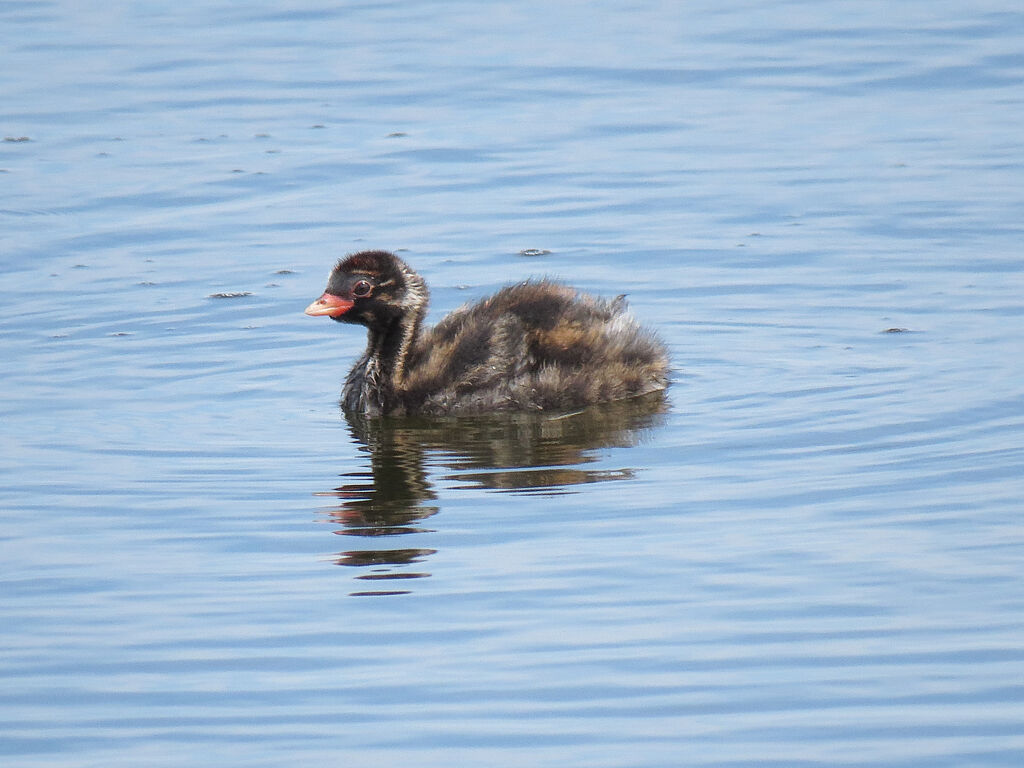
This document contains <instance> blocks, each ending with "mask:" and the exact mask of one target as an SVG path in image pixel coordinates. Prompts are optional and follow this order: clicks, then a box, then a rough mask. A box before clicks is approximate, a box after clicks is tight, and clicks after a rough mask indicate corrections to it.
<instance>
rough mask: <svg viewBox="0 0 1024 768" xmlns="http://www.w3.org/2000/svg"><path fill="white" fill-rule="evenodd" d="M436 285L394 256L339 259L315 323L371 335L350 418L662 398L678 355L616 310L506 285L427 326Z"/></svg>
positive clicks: (554, 287) (535, 286)
mask: <svg viewBox="0 0 1024 768" xmlns="http://www.w3.org/2000/svg"><path fill="white" fill-rule="evenodd" d="M427 298H428V292H427V286H426V284H425V283H424V282H423V278H421V277H420V276H419V275H418V274H416V273H415V272H413V271H412V269H410V268H409V266H408V265H407V264H406V263H405V262H404V261H402V260H401V259H399V258H398V257H397V256H395V255H394V254H393V253H389V252H387V251H363V252H361V253H356V254H353V255H351V256H349V257H347V258H345V259H342V260H341V261H339V262H338V264H337V266H336V267H335V268H334V270H333V271H332V272H331V275H330V277H329V278H328V281H327V290H326V291H325V292H324V294H323V295H322V296H321V297H320V298H319V299H317V300H316V301H314V302H313V303H312V304H310V305H309V306H308V307H306V314H307V315H327V316H328V317H331V318H333V319H334V320H337V321H338V322H342V323H359V324H360V325H365V326H366V327H367V329H368V334H367V346H366V351H365V352H364V353H363V355H362V357H360V358H359V360H358V361H357V362H356V364H355V365H354V366H353V367H352V370H351V372H350V373H349V375H348V378H347V379H346V380H345V386H344V389H343V390H342V395H341V405H342V408H343V409H344V411H345V412H346V413H349V414H363V415H367V416H375V415H382V414H414V413H421V414H433V415H442V414H450V413H484V412H489V411H526V410H570V409H573V408H579V407H582V406H585V405H591V404H593V403H602V402H608V401H611V400H619V399H621V398H625V397H633V396H636V395H642V394H646V393H648V392H654V391H656V390H660V389H664V388H665V386H666V385H667V384H668V368H669V364H668V354H667V352H666V350H665V346H664V345H663V344H662V343H661V342H660V341H659V340H658V338H657V337H656V336H655V335H654V334H653V333H652V332H650V331H648V330H646V329H644V328H641V327H640V325H639V324H638V323H637V321H636V320H635V319H634V318H633V317H632V316H630V315H629V314H628V313H627V312H626V303H625V300H624V298H622V297H619V298H618V299H615V300H613V301H607V300H604V299H598V298H595V297H592V296H588V295H586V294H580V293H577V292H576V291H574V290H573V289H571V288H569V287H567V286H564V285H560V284H558V283H553V282H550V281H548V280H538V281H527V282H524V283H518V284H516V285H510V286H507V287H505V288H502V289H501V290H500V291H498V293H496V294H494V295H493V296H491V297H490V298H488V299H484V300H483V301H480V302H478V303H476V304H472V305H467V306H465V307H462V308H461V309H457V310H455V311H454V312H452V313H451V314H450V315H448V316H447V317H445V318H444V319H443V320H442V321H441V322H440V323H438V324H437V325H436V326H434V327H433V328H424V327H423V317H424V315H425V314H426V310H427Z"/></svg>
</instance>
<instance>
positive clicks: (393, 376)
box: [357, 275, 428, 412]
mask: <svg viewBox="0 0 1024 768" xmlns="http://www.w3.org/2000/svg"><path fill="white" fill-rule="evenodd" d="M413 277H415V278H416V281H415V282H413V281H412V280H410V279H409V278H407V280H409V283H408V289H407V292H406V297H405V302H404V304H405V306H404V308H403V311H402V312H401V313H400V314H396V315H395V316H393V317H391V318H388V319H387V320H385V321H381V322H379V323H376V324H374V325H372V326H370V328H369V332H368V334H367V345H366V354H365V356H364V360H363V363H362V366H361V367H362V387H361V389H362V400H363V408H362V409H361V410H364V411H366V410H367V409H368V408H369V409H370V410H380V411H381V412H388V411H390V410H392V409H393V408H394V407H395V406H396V403H397V401H398V400H399V394H400V393H401V391H402V385H403V384H404V382H405V379H406V376H407V375H408V373H409V362H410V358H411V356H412V353H413V350H414V349H415V346H416V340H417V339H418V337H419V334H420V327H421V326H422V324H423V318H424V316H425V315H426V313H427V299H428V295H427V289H426V286H425V285H424V284H423V282H422V280H419V276H418V275H413ZM357 367H360V366H357Z"/></svg>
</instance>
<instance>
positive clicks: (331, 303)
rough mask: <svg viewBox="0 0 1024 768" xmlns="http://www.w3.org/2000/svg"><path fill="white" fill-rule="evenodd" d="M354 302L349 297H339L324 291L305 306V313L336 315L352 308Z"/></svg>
mask: <svg viewBox="0 0 1024 768" xmlns="http://www.w3.org/2000/svg"><path fill="white" fill-rule="evenodd" d="M354 303H355V302H353V301H351V300H349V299H343V298H341V296H335V295H334V294H333V293H325V294H324V295H323V296H321V297H320V298H319V299H317V300H316V301H314V302H313V303H312V304H310V305H309V306H308V307H306V314H307V315H313V316H316V315H327V316H328V317H338V316H339V315H344V314H345V313H346V312H348V311H349V310H350V309H352V305H353V304H354Z"/></svg>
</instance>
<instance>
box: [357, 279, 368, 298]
mask: <svg viewBox="0 0 1024 768" xmlns="http://www.w3.org/2000/svg"><path fill="white" fill-rule="evenodd" d="M371 290H373V286H372V285H370V283H369V281H368V280H360V281H359V282H358V283H356V284H355V285H353V286H352V295H353V296H358V297H359V298H365V297H366V296H369V295H370V291H371Z"/></svg>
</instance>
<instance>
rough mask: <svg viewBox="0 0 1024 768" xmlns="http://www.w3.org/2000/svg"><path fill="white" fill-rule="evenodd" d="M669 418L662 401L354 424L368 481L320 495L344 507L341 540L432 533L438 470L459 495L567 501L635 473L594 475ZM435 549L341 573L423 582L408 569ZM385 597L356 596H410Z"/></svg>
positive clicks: (349, 555) (382, 552)
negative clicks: (608, 454)
mask: <svg viewBox="0 0 1024 768" xmlns="http://www.w3.org/2000/svg"><path fill="white" fill-rule="evenodd" d="M665 410H666V404H665V398H664V394H663V393H662V392H655V393H652V394H650V395H647V396H645V397H640V398H634V399H632V400H625V401H621V402H617V403H608V404H605V405H600V406H594V407H591V408H587V409H585V410H582V411H577V412H574V413H568V414H558V415H552V414H539V413H538V414H534V413H530V414H526V413H515V414H494V415H488V416H472V417H467V416H460V417H447V418H415V419H414V418H409V417H399V418H388V417H377V418H372V419H367V418H363V417H347V418H348V423H349V428H350V430H351V432H352V435H353V437H355V439H356V440H357V441H359V442H360V443H361V444H362V445H361V450H363V451H365V452H366V453H367V454H369V459H370V460H369V467H368V471H365V472H354V473H349V474H346V475H342V477H343V478H344V483H343V484H342V485H341V486H339V487H338V488H335V489H334V490H333V491H329V492H325V493H322V494H318V495H320V496H330V497H333V498H335V499H337V500H338V504H337V506H334V507H331V508H329V509H327V510H324V511H325V512H326V513H327V514H328V515H329V517H330V519H331V520H332V521H333V522H335V523H340V524H341V526H342V528H341V529H340V530H338V531H336V533H338V534H339V535H344V536H364V537H367V538H372V537H377V538H378V539H379V538H380V537H388V536H397V535H404V534H414V533H428V532H430V530H431V529H430V528H428V527H425V526H424V525H423V523H424V522H425V521H427V520H428V519H429V518H430V517H432V516H433V515H434V514H436V513H437V511H438V507H437V505H436V504H434V503H433V502H434V501H435V500H436V499H437V494H436V493H435V492H434V490H433V488H432V486H431V482H430V479H429V478H428V467H435V468H436V467H443V468H444V469H445V470H447V471H446V472H444V473H442V474H439V475H438V476H437V478H435V479H437V480H441V481H444V482H445V483H447V484H452V485H453V487H455V488H459V487H463V488H483V489H491V490H495V491H503V492H511V493H531V494H542V495H558V494H566V493H571V492H572V486H575V485H579V484H581V483H595V482H600V481H602V480H624V479H629V478H631V477H632V476H633V470H632V469H628V468H623V469H614V470H609V469H601V470H596V469H595V470H587V469H583V468H581V467H580V465H584V464H588V463H592V462H594V461H596V460H597V456H596V455H595V452H596V451H598V450H600V449H603V448H612V447H623V448H624V447H630V446H633V445H636V444H637V443H638V442H640V440H641V438H642V436H643V434H644V431H645V430H649V429H651V428H653V427H656V426H658V424H660V423H661V420H662V418H661V417H662V415H663V414H664V412H665ZM434 552H435V550H432V549H421V548H387V547H385V546H384V545H383V543H382V542H379V541H378V542H376V543H375V546H374V547H373V548H371V549H359V550H353V551H347V552H341V553H339V554H338V555H337V557H336V559H335V562H336V563H337V564H338V565H349V566H357V567H361V568H367V569H369V572H368V573H366V574H363V575H360V576H358V577H357V578H359V579H364V580H369V581H391V580H403V579H415V578H423V577H426V576H429V575H430V574H429V573H425V572H413V571H411V570H405V568H406V567H408V566H411V565H413V564H416V563H420V562H422V561H423V560H425V559H426V558H427V557H429V556H430V555H432V554H433V553H434ZM407 591H408V590H386V591H383V590H375V591H367V592H358V593H355V594H362V595H366V594H373V595H381V594H402V593H404V592H407Z"/></svg>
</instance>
